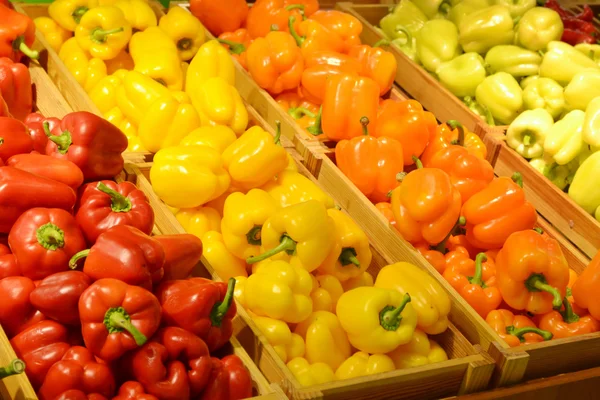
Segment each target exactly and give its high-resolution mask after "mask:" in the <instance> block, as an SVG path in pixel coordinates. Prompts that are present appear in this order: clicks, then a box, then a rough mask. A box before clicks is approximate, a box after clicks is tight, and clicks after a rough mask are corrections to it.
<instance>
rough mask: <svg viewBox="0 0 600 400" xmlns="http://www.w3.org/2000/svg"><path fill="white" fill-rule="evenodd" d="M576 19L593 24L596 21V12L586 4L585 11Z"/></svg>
mask: <svg viewBox="0 0 600 400" xmlns="http://www.w3.org/2000/svg"><path fill="white" fill-rule="evenodd" d="M575 18H577V19H581V20H584V21H588V22H592V21H593V20H594V11H593V10H592V8H591V7H590V6H589V5H587V4H584V5H583V11H582V12H580V13H579V14H577V15H576V16H575Z"/></svg>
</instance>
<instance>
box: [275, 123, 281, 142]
mask: <svg viewBox="0 0 600 400" xmlns="http://www.w3.org/2000/svg"><path fill="white" fill-rule="evenodd" d="M274 143H275V144H278V145H281V121H275V141H274Z"/></svg>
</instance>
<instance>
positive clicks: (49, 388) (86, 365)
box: [38, 346, 116, 400]
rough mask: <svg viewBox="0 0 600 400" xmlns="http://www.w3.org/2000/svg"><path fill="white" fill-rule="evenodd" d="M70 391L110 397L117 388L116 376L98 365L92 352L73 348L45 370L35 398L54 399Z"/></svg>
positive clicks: (82, 348)
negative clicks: (46, 371) (42, 381)
mask: <svg viewBox="0 0 600 400" xmlns="http://www.w3.org/2000/svg"><path fill="white" fill-rule="evenodd" d="M71 389H76V390H81V391H83V392H85V393H86V394H91V393H98V394H100V395H102V396H105V397H108V398H112V396H113V394H114V393H115V389H116V383H115V377H114V376H113V373H112V371H111V369H110V367H108V366H107V365H106V364H103V363H102V364H101V363H99V362H97V361H96V359H95V358H94V355H93V354H92V352H91V351H89V350H88V349H86V348H85V347H81V346H73V347H71V348H70V349H69V350H68V351H67V352H66V353H65V355H64V356H63V358H62V360H60V361H59V362H57V363H56V364H54V365H53V366H52V367H51V368H50V369H49V370H48V373H47V374H46V379H45V380H44V383H43V384H42V387H41V388H40V390H39V392H38V396H39V398H40V400H54V399H55V398H56V397H57V396H59V395H61V394H62V393H63V392H66V391H67V390H71Z"/></svg>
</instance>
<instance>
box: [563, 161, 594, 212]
mask: <svg viewBox="0 0 600 400" xmlns="http://www.w3.org/2000/svg"><path fill="white" fill-rule="evenodd" d="M598 171H600V151H597V152H595V153H594V154H592V155H591V156H589V157H588V158H587V159H586V160H585V161H584V162H583V163H582V164H581V165H580V166H579V168H578V169H577V172H576V173H575V177H574V178H573V182H571V186H569V197H570V198H572V199H573V201H575V203H577V204H579V205H580V206H581V208H583V209H584V210H585V211H587V212H588V213H590V214H592V215H595V217H596V219H597V220H599V221H600V219H599V218H598V216H600V212H599V211H598V209H599V208H600V184H598Z"/></svg>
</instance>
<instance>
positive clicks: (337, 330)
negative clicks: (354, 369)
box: [294, 311, 351, 371]
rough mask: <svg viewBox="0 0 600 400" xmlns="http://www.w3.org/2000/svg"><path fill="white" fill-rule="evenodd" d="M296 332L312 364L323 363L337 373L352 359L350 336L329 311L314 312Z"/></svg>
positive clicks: (307, 358)
mask: <svg viewBox="0 0 600 400" xmlns="http://www.w3.org/2000/svg"><path fill="white" fill-rule="evenodd" d="M294 332H295V333H297V334H298V335H300V336H301V337H302V338H303V339H304V343H305V344H306V350H305V358H306V360H307V361H308V362H309V363H311V364H314V363H318V362H322V363H325V364H327V365H329V366H330V367H331V369H332V370H334V371H335V370H336V369H337V367H339V366H340V365H341V364H342V363H343V362H344V361H345V360H346V359H347V358H348V357H350V354H351V348H350V342H349V341H348V336H347V335H346V332H344V330H343V329H342V326H341V325H340V321H339V320H338V317H336V315H335V314H333V313H331V312H329V311H315V312H313V313H312V314H311V315H310V317H308V318H307V319H306V320H304V321H302V322H300V323H299V324H298V325H297V326H296V329H295V330H294Z"/></svg>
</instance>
